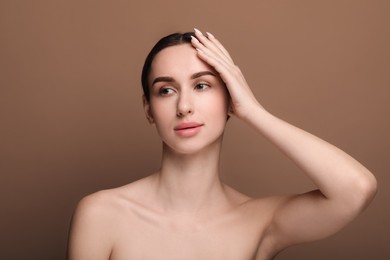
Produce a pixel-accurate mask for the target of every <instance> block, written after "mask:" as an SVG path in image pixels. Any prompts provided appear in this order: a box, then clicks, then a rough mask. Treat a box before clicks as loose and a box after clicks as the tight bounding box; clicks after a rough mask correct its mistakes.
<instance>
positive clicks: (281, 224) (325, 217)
mask: <svg viewBox="0 0 390 260" xmlns="http://www.w3.org/2000/svg"><path fill="white" fill-rule="evenodd" d="M195 35H196V38H197V39H195V38H194V39H193V40H192V44H193V46H194V47H195V48H196V49H197V50H198V55H199V57H200V58H201V59H202V60H204V61H205V62H207V63H208V64H209V65H211V66H212V67H214V68H215V70H216V71H218V72H219V73H220V76H221V78H222V80H223V81H224V82H225V84H226V86H227V88H228V90H229V93H230V96H231V106H232V113H233V114H234V115H236V116H237V117H238V118H240V119H241V120H243V121H244V122H246V123H248V124H250V125H251V126H252V127H254V128H255V129H256V130H257V132H259V133H260V134H261V135H262V136H264V137H265V138H266V139H268V140H269V141H270V142H271V143H273V144H274V145H275V146H276V147H278V148H279V150H280V151H281V152H283V153H284V154H285V155H286V156H287V157H288V158H290V159H291V160H292V161H293V162H294V163H295V164H296V165H297V166H298V167H299V168H300V169H302V171H303V172H304V173H305V174H306V176H307V177H308V178H309V179H311V180H312V181H313V183H314V184H315V185H316V186H317V187H318V190H315V191H312V192H308V193H305V194H301V195H296V196H291V197H286V198H284V199H283V200H279V204H278V205H277V207H276V210H275V212H274V217H273V219H272V221H271V224H270V228H269V230H268V233H267V234H268V236H269V237H271V238H272V239H270V240H272V241H273V243H274V245H273V246H274V247H275V250H279V249H282V248H284V247H286V246H289V245H292V244H296V243H301V242H306V241H311V240H316V239H320V238H323V237H326V236H329V235H331V234H333V233H335V232H336V231H338V230H340V229H341V228H342V227H343V226H345V225H346V224H348V223H349V222H350V221H352V220H353V219H354V218H355V217H356V216H357V215H358V214H359V213H360V212H361V211H362V210H363V209H364V208H365V207H366V206H367V205H368V203H369V202H370V201H371V200H372V198H373V197H374V195H375V193H376V179H375V177H374V176H373V175H372V173H371V172H370V171H369V170H367V169H366V168H365V167H364V166H363V165H361V164H360V163H359V162H358V161H356V160H355V159H353V158H352V157H351V156H349V155H348V154H346V153H345V152H343V151H342V150H340V149H338V148H337V147H335V146H333V145H331V144H329V143H327V142H326V141H324V140H322V139H320V138H318V137H316V136H314V135H312V134H310V133H308V132H306V131H303V130H301V129H299V128H297V127H295V126H293V125H291V124H289V123H287V122H284V121H283V120H281V119H279V118H277V117H275V116H274V115H272V114H271V113H269V112H268V111H266V110H265V109H264V108H263V107H262V106H261V105H260V104H259V102H258V101H257V100H256V98H255V97H254V95H253V93H252V91H251V90H250V87H249V86H248V84H247V83H246V81H245V78H244V76H243V75H242V73H241V71H240V70H239V68H238V67H237V66H236V65H235V64H234V63H233V61H232V59H231V57H230V55H229V54H228V52H227V51H226V50H225V48H224V47H223V46H222V44H221V43H220V42H219V41H218V40H217V39H216V38H215V37H214V36H213V35H211V34H207V37H206V36H204V35H203V34H202V33H201V32H199V31H198V30H196V31H195Z"/></svg>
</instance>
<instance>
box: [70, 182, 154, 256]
mask: <svg viewBox="0 0 390 260" xmlns="http://www.w3.org/2000/svg"><path fill="white" fill-rule="evenodd" d="M146 183H147V181H145V180H140V181H136V182H134V183H131V184H128V185H125V186H122V187H118V188H114V189H108V190H102V191H98V192H95V193H93V194H90V195H88V196H86V197H84V198H83V199H81V200H80V202H79V203H78V205H77V207H76V210H75V212H74V215H73V219H72V224H71V229H70V234H69V244H68V259H84V257H86V256H88V257H90V258H88V259H108V258H109V257H110V254H111V253H112V250H113V246H114V241H115V240H116V238H117V237H118V234H120V233H121V228H122V227H123V225H122V224H123V223H124V221H128V220H129V216H130V215H129V214H128V212H129V205H131V204H132V203H131V202H132V201H135V200H136V199H133V197H135V196H136V194H138V193H139V191H142V190H143V188H142V186H144V185H146ZM137 196H142V194H138V195H137ZM129 202H130V203H129ZM133 204H134V203H133ZM121 223H122V224H121Z"/></svg>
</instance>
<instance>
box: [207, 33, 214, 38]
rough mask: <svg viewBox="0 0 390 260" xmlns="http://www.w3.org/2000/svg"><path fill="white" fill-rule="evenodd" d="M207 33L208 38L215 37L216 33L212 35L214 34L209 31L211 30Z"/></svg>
mask: <svg viewBox="0 0 390 260" xmlns="http://www.w3.org/2000/svg"><path fill="white" fill-rule="evenodd" d="M206 34H207V37H208V38H215V37H214V35H212V34H211V33H209V32H206Z"/></svg>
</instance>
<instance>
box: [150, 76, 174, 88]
mask: <svg viewBox="0 0 390 260" xmlns="http://www.w3.org/2000/svg"><path fill="white" fill-rule="evenodd" d="M174 81H175V80H174V79H173V78H172V77H157V78H155V79H154V80H153V82H152V86H153V85H154V84H156V83H157V82H174Z"/></svg>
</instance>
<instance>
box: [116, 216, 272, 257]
mask: <svg viewBox="0 0 390 260" xmlns="http://www.w3.org/2000/svg"><path fill="white" fill-rule="evenodd" d="M265 227H266V226H265V224H264V223H262V221H261V220H260V219H258V221H255V220H254V219H252V218H248V217H245V216H228V217H226V216H224V217H221V219H212V218H210V219H209V220H204V221H201V222H196V221H183V220H181V221H177V220H176V221H175V220H170V221H156V222H153V221H152V222H150V221H136V222H135V223H133V224H132V225H130V226H128V227H127V228H124V229H123V230H121V231H120V233H118V237H117V238H118V239H117V240H116V241H115V244H114V246H113V251H112V254H111V258H110V259H111V260H122V259H123V260H124V259H186V260H187V259H188V260H190V259H197V260H199V259H216V260H217V259H224V260H229V259H248V260H249V259H254V258H255V256H256V252H257V249H258V246H259V243H260V242H261V240H262V237H263V234H264V230H265Z"/></svg>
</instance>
